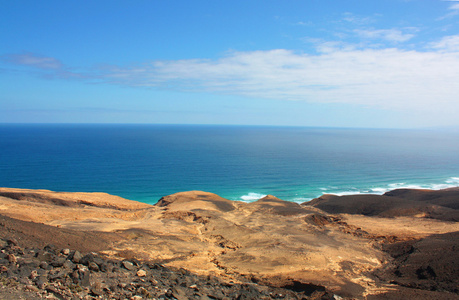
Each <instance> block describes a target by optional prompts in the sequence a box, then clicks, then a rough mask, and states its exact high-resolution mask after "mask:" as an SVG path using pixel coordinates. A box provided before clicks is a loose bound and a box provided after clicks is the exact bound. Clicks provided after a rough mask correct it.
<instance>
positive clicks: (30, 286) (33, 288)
mask: <svg viewBox="0 0 459 300" xmlns="http://www.w3.org/2000/svg"><path fill="white" fill-rule="evenodd" d="M25 288H26V290H28V291H32V292H38V288H37V287H36V286H34V285H31V284H28V285H26V287H25Z"/></svg>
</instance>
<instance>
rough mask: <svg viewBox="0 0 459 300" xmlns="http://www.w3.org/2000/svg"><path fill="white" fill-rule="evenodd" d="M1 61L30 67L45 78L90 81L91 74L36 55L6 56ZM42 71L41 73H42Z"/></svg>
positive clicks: (54, 59) (50, 58)
mask: <svg viewBox="0 0 459 300" xmlns="http://www.w3.org/2000/svg"><path fill="white" fill-rule="evenodd" d="M0 59H1V60H3V61H5V62H7V63H10V64H13V65H17V66H23V67H28V68H30V69H31V70H32V72H34V73H35V74H37V72H38V74H39V75H40V76H42V77H45V78H61V79H62V78H69V79H77V78H81V79H89V78H90V77H91V76H90V75H89V73H86V74H84V72H77V71H73V70H72V69H71V68H69V67H68V66H65V65H64V64H63V63H62V62H61V61H60V60H59V59H57V58H54V57H49V56H43V55H38V54H35V53H31V52H29V53H21V54H5V55H2V56H0ZM40 71H41V72H40Z"/></svg>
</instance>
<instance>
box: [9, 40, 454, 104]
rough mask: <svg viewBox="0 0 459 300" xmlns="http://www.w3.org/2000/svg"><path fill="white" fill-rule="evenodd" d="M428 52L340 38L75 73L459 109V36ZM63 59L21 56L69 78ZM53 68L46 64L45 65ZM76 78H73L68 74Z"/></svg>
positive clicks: (166, 85) (118, 80) (150, 83)
mask: <svg viewBox="0 0 459 300" xmlns="http://www.w3.org/2000/svg"><path fill="white" fill-rule="evenodd" d="M430 46H431V47H430V48H429V49H428V50H426V51H407V50H402V49H397V48H384V49H381V48H377V49H368V48H367V49H362V48H358V47H352V46H351V45H343V44H337V43H326V45H322V49H321V52H318V53H317V54H306V53H301V52H295V51H291V50H286V49H276V50H269V51H250V52H229V53H227V55H225V56H223V57H220V58H218V59H185V60H167V61H152V62H148V63H143V64H139V65H137V66H132V67H121V66H115V65H113V66H105V67H104V68H100V69H98V71H97V72H96V74H95V73H94V72H93V71H92V70H91V71H89V70H88V71H86V72H79V73H75V72H73V73H71V74H74V75H75V76H78V77H79V78H85V79H86V80H90V81H91V82H101V83H109V84H116V85H125V86H132V87H139V86H141V87H152V88H157V89H168V90H176V91H186V92H207V93H214V94H229V95H239V96H245V97H254V98H269V99H277V100H289V101H307V102H311V103H312V102H313V103H346V104H357V105H364V106H371V107H380V108H386V109H403V110H406V109H410V110H420V111H431V110H437V111H439V110H444V111H446V112H451V111H459V102H458V101H457V95H458V94H459V85H458V84H457V79H458V78H459V36H450V37H445V38H443V39H442V40H440V41H438V42H436V43H432V44H431V45H430ZM53 62H58V60H55V59H51V58H48V59H47V60H42V61H40V60H33V59H29V60H16V61H15V63H22V64H23V65H28V66H30V67H33V68H36V69H46V71H48V70H50V69H51V70H54V72H55V73H56V74H57V75H56V76H62V75H61V73H62V70H63V69H64V70H65V69H67V68H66V67H65V66H62V64H61V65H60V67H58V66H59V65H57V64H53ZM45 66H46V68H45ZM66 78H68V77H66Z"/></svg>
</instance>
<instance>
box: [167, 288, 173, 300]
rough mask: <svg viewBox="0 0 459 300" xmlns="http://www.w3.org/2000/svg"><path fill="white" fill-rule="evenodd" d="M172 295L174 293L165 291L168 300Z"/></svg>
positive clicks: (169, 290)
mask: <svg viewBox="0 0 459 300" xmlns="http://www.w3.org/2000/svg"><path fill="white" fill-rule="evenodd" d="M173 295H174V293H173V292H172V290H171V289H168V290H167V291H166V297H169V298H170V297H172V296H173Z"/></svg>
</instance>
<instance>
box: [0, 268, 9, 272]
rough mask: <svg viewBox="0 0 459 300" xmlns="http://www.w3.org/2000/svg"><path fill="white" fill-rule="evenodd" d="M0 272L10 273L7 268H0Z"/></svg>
mask: <svg viewBox="0 0 459 300" xmlns="http://www.w3.org/2000/svg"><path fill="white" fill-rule="evenodd" d="M0 272H2V273H4V272H8V268H7V267H6V266H0Z"/></svg>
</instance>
